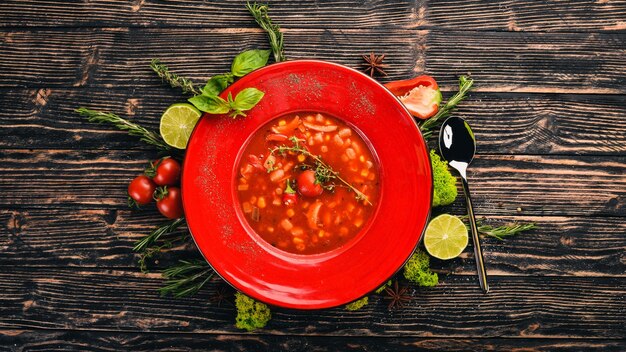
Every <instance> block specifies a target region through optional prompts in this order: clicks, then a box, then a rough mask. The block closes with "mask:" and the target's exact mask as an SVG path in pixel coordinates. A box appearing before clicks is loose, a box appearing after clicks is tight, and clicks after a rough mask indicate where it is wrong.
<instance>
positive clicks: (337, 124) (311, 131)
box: [236, 113, 379, 254]
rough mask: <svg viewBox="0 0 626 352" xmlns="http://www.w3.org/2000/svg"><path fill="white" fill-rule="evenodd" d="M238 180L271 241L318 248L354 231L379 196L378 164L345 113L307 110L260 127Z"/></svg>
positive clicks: (248, 210) (245, 202) (296, 248)
mask: <svg viewBox="0 0 626 352" xmlns="http://www.w3.org/2000/svg"><path fill="white" fill-rule="evenodd" d="M239 172H240V173H239V175H238V178H237V180H236V188H237V193H238V195H239V200H240V204H241V209H242V210H243V214H244V216H245V218H246V219H247V220H248V223H249V224H250V226H251V227H252V228H253V229H254V230H255V231H256V233H257V234H259V235H260V236H261V237H262V238H263V239H264V240H265V241H267V242H268V243H270V244H271V245H273V246H275V247H277V248H279V249H282V250H284V251H287V252H291V253H298V254H316V253H323V252H327V251H330V250H333V249H335V248H338V247H340V246H342V245H343V244H345V243H346V242H348V241H350V240H351V239H352V238H354V237H355V236H356V235H357V234H358V233H359V232H360V231H361V230H362V229H363V228H364V227H365V225H366V224H367V222H368V220H369V219H370V217H371V216H372V214H373V212H374V210H375V206H376V204H377V202H378V197H379V186H378V182H379V173H378V165H377V163H376V161H375V160H374V158H373V156H372V153H371V152H370V150H369V148H368V146H367V145H366V144H365V142H364V141H363V139H362V138H361V136H360V135H359V134H358V133H357V132H356V131H355V130H354V129H352V128H351V127H350V126H348V125H346V124H345V123H343V122H341V121H340V120H338V119H336V118H333V117H330V116H326V115H322V114H318V113H308V114H307V113H304V114H302V113H300V114H298V115H289V116H285V117H282V118H278V119H276V120H274V121H272V122H270V123H269V124H268V125H266V126H264V127H263V128H261V129H260V130H259V131H258V132H257V133H256V134H255V135H254V136H253V137H252V139H251V141H250V144H249V145H248V146H247V147H246V150H245V151H244V153H243V154H242V158H241V165H240V168H239Z"/></svg>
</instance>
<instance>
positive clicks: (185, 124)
mask: <svg viewBox="0 0 626 352" xmlns="http://www.w3.org/2000/svg"><path fill="white" fill-rule="evenodd" d="M200 116H202V113H201V112H200V111H199V110H198V109H196V108H195V107H193V106H192V105H189V104H185V103H179V104H173V105H170V107H169V108H167V110H165V112H164V113H163V115H162V116H161V126H160V132H161V137H163V140H164V141H165V143H167V144H168V145H171V146H172V147H174V148H178V149H185V148H187V142H189V137H190V136H191V132H192V131H193V128H194V127H195V126H196V123H197V122H198V119H200Z"/></svg>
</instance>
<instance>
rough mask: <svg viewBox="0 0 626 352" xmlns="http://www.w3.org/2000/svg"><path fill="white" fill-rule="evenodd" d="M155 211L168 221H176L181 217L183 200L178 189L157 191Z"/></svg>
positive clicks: (171, 188)
mask: <svg viewBox="0 0 626 352" xmlns="http://www.w3.org/2000/svg"><path fill="white" fill-rule="evenodd" d="M156 206H157V209H158V210H159V212H160V213H161V214H162V215H163V216H165V217H166V218H168V219H178V218H180V217H182V216H183V199H182V197H181V193H180V188H178V187H163V188H159V189H157V203H156Z"/></svg>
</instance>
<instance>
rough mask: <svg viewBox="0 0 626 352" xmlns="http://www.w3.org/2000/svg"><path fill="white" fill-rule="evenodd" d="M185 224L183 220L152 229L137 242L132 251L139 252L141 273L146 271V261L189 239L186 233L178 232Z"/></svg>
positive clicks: (169, 222)
mask: <svg viewBox="0 0 626 352" xmlns="http://www.w3.org/2000/svg"><path fill="white" fill-rule="evenodd" d="M184 224H185V218H180V219H176V220H172V221H168V222H166V223H165V224H163V225H161V226H159V227H157V228H156V229H154V230H153V231H152V232H151V233H150V234H149V235H147V236H145V237H144V238H142V239H141V240H139V241H137V242H136V244H135V247H133V251H135V252H139V261H138V263H139V268H140V269H141V271H142V272H144V273H145V272H147V271H148V266H147V263H146V261H147V260H148V259H150V258H152V257H154V256H155V255H157V254H159V253H161V251H162V250H163V249H165V248H172V247H173V246H174V245H175V244H177V243H182V242H183V241H185V240H186V239H187V238H188V237H189V233H188V232H187V231H180V230H178V229H179V227H181V226H182V225H184Z"/></svg>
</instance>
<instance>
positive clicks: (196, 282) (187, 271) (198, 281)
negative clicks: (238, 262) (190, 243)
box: [159, 260, 215, 298]
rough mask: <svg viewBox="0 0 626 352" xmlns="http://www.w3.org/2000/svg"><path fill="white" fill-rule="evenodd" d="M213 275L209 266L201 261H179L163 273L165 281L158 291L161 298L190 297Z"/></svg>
mask: <svg viewBox="0 0 626 352" xmlns="http://www.w3.org/2000/svg"><path fill="white" fill-rule="evenodd" d="M213 275H215V272H214V271H213V269H211V267H210V266H209V264H208V263H207V262H205V261H203V260H190V261H187V260H181V261H180V262H179V263H178V265H176V266H173V267H171V268H167V269H165V270H164V271H163V277H164V278H165V279H166V280H167V281H166V282H165V286H164V287H161V288H160V289H159V292H160V293H161V295H162V296H165V295H167V294H171V295H173V296H174V297H176V298H178V297H184V296H191V295H193V294H195V293H196V292H198V291H199V290H200V289H201V288H202V287H203V286H204V285H206V283H207V282H209V280H211V278H212V277H213Z"/></svg>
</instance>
